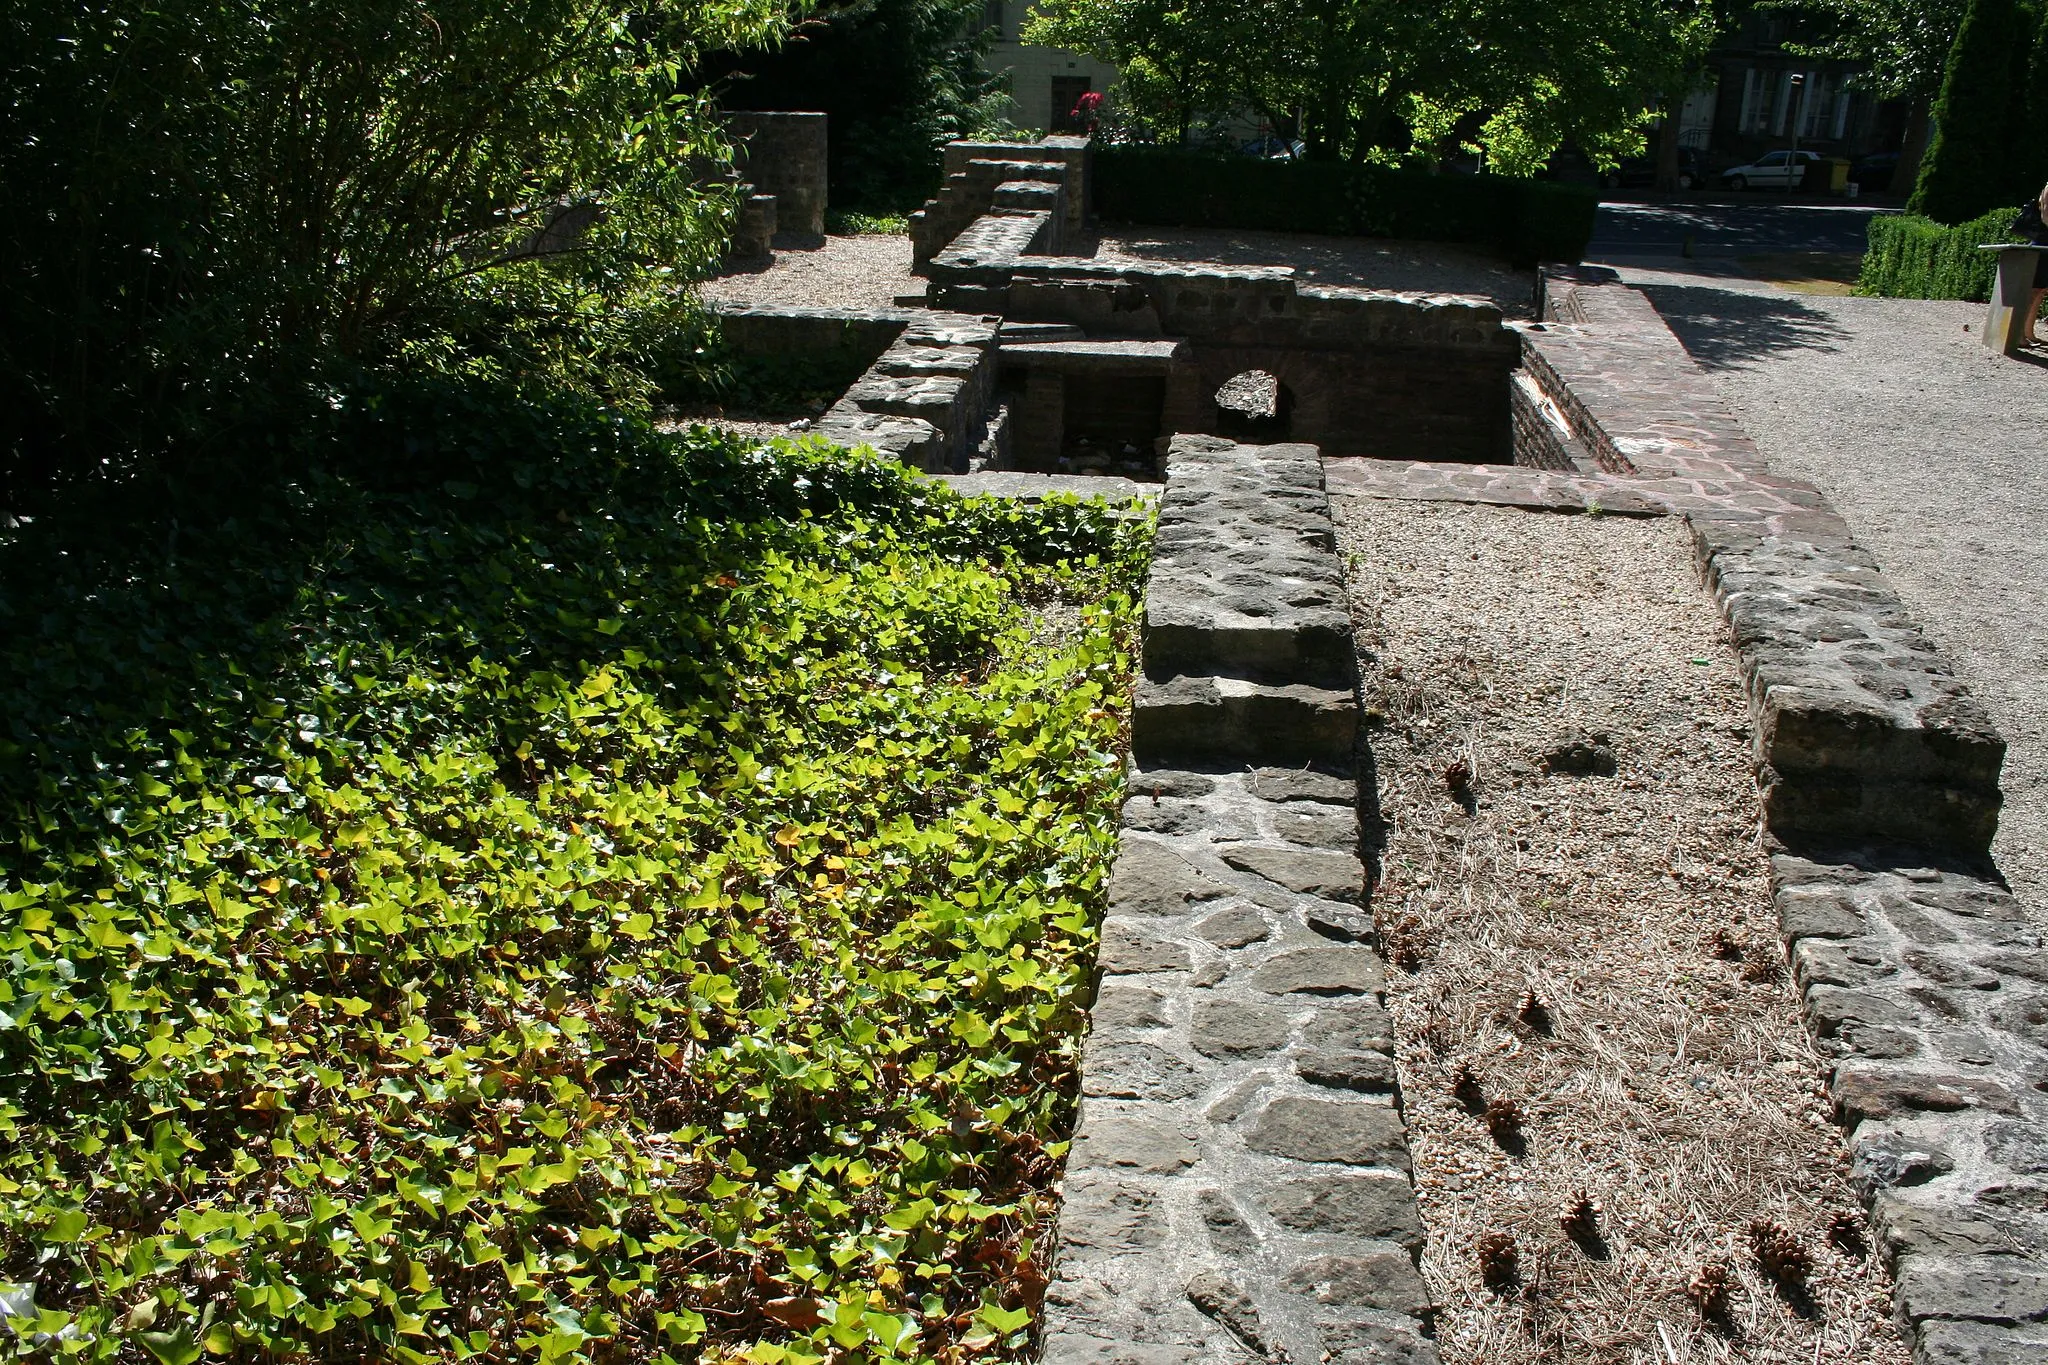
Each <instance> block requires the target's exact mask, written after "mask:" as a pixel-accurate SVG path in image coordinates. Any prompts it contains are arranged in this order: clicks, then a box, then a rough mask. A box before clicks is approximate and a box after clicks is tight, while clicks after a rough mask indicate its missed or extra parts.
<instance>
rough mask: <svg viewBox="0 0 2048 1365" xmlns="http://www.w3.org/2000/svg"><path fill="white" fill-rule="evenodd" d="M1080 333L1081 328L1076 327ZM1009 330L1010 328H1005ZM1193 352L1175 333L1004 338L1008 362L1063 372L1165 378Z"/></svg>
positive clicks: (1004, 355)
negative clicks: (1090, 338) (1144, 336)
mask: <svg viewBox="0 0 2048 1365" xmlns="http://www.w3.org/2000/svg"><path fill="white" fill-rule="evenodd" d="M1074 330H1075V332H1076V334H1077V335H1078V334H1079V330H1080V329H1079V328H1076V329H1074ZM1006 331H1007V329H1006ZM1189 356H1190V352H1189V350H1188V344H1187V343H1186V342H1185V341H1182V340H1179V339H1178V338H1175V337H1163V338H1157V339H1153V340H1138V339H1121V338H1108V339H1098V340H1094V341H1087V340H1058V341H1056V340H1042V339H1039V338H1032V339H1030V340H1019V341H1016V342H1012V341H1010V340H1009V339H1008V338H1007V336H1006V337H1005V339H1004V341H1003V348H1002V358H1003V363H1004V364H1005V365H1006V366H1014V365H1022V366H1026V367H1028V368H1031V369H1045V370H1052V371H1055V372H1057V373H1060V374H1089V375H1119V376H1143V377H1149V378H1163V377H1164V376H1165V375H1166V374H1167V373H1168V372H1169V371H1171V370H1172V369H1173V367H1174V365H1175V364H1177V363H1181V362H1184V361H1186V360H1187V359H1188V358H1189Z"/></svg>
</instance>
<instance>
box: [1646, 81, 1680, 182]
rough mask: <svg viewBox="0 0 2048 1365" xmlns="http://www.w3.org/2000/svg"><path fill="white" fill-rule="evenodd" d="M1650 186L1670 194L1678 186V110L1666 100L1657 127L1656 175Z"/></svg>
mask: <svg viewBox="0 0 2048 1365" xmlns="http://www.w3.org/2000/svg"><path fill="white" fill-rule="evenodd" d="M1651 188H1653V189H1655V190H1656V191H1657V192H1658V193H1660V194H1670V193H1671V192H1673V191H1674V190H1676V189H1677V188H1678V110H1677V109H1676V108H1673V107H1670V102H1669V101H1667V102H1666V108H1665V110H1664V122H1663V123H1661V124H1660V125H1658V128H1657V175H1656V178H1655V179H1654V180H1652V181H1651Z"/></svg>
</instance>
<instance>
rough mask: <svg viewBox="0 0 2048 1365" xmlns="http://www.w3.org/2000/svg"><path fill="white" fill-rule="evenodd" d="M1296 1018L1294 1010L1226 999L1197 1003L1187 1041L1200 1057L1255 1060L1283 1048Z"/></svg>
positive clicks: (1297, 1012) (1296, 1013)
mask: <svg viewBox="0 0 2048 1365" xmlns="http://www.w3.org/2000/svg"><path fill="white" fill-rule="evenodd" d="M1300 1017H1301V1015H1300V1012H1299V1011H1297V1010H1289V1009H1283V1008H1280V1007H1278V1006H1274V1005H1259V1004H1253V1003H1251V1002H1250V1001H1245V1000H1233V999H1230V998H1228V997H1223V998H1218V999H1208V1000H1197V1001H1195V1005H1194V1011H1193V1014H1192V1017H1191V1019H1190V1021H1189V1025H1188V1041H1189V1043H1190V1044H1192V1045H1193V1047H1194V1049H1195V1051H1197V1052H1199V1053H1201V1054H1202V1055H1203V1056H1204V1057H1256V1056H1260V1055H1263V1054H1265V1053H1271V1052H1278V1051H1279V1050H1280V1049H1281V1048H1284V1047H1286V1046H1287V1042H1288V1039H1290V1038H1291V1037H1293V1035H1294V1026H1295V1023H1296V1021H1297V1020H1299V1019H1300Z"/></svg>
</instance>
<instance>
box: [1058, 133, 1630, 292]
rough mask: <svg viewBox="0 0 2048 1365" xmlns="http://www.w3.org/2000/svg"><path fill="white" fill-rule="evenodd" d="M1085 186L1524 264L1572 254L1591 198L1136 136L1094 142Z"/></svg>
mask: <svg viewBox="0 0 2048 1365" xmlns="http://www.w3.org/2000/svg"><path fill="white" fill-rule="evenodd" d="M1095 197H1096V208H1097V210H1098V211H1099V212H1100V213H1101V214H1102V216H1103V217H1104V218H1109V219H1120V220H1124V221H1128V222H1134V223H1154V224H1159V225H1162V226H1171V227H1234V228H1263V229H1269V230H1273V231H1283V232H1322V233H1329V234H1332V235H1337V236H1365V237H1403V238H1410V239H1415V240H1423V241H1437V242H1467V243H1471V244H1474V245H1477V246H1482V247H1486V248H1488V249H1490V250H1493V251H1497V252H1499V253H1500V254H1502V255H1504V256H1506V257H1508V258H1509V259H1511V260H1514V261H1516V262H1518V263H1525V264H1534V263H1535V262H1537V261H1576V260H1578V259H1579V257H1580V256H1581V255H1583V254H1584V252H1585V249H1586V243H1587V241H1588V240H1590V239H1591V237H1592V235H1593V217H1594V211H1595V209H1596V208H1597V206H1598V199H1597V197H1596V196H1595V195H1594V194H1593V193H1592V192H1591V191H1589V190H1583V189H1580V188H1577V187H1575V186H1567V185H1558V184H1553V183H1551V182H1548V181H1541V180H1515V179H1510V178H1508V177H1505V176H1490V175H1482V176H1453V175H1431V174H1429V173H1427V172H1422V171H1413V170H1399V169H1394V168H1391V167H1385V166H1353V165H1345V164H1338V163H1330V162H1314V161H1298V162H1289V161H1257V160H1253V159H1251V158H1249V157H1218V156H1204V155H1201V154H1198V153H1191V152H1181V151H1167V150H1160V149H1154V148H1141V147H1113V148H1104V149H1101V150H1099V151H1097V153H1096V155H1095Z"/></svg>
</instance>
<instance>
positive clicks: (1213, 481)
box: [1045, 436, 1436, 1365]
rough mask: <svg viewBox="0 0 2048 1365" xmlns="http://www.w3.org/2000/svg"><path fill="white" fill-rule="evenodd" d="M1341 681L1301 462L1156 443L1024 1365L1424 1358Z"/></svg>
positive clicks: (1323, 534)
mask: <svg viewBox="0 0 2048 1365" xmlns="http://www.w3.org/2000/svg"><path fill="white" fill-rule="evenodd" d="M1340 645H1341V647H1342V648H1341V653H1340V651H1339V648H1338V646H1340ZM1354 670H1355V662H1354V660H1353V656H1352V654H1351V651H1350V632H1349V621H1348V617H1347V616H1346V613H1345V609H1344V603H1343V584H1342V578H1341V569H1340V565H1339V563H1338V559H1337V555H1336V550H1335V535H1334V529H1333V527H1332V525H1331V522H1330V516H1329V503H1328V498H1327V495H1326V494H1325V493H1324V491H1323V487H1322V476H1321V462H1320V460H1319V459H1318V457H1317V454H1316V452H1315V450H1314V449H1313V448H1312V447H1307V446H1299V445H1293V446H1269V447H1256V446H1242V445H1236V444H1234V443H1232V442H1229V441H1225V440H1221V439H1218V438H1213V437H1200V436H1194V437H1186V436H1184V437H1180V438H1177V439H1176V440H1175V441H1174V442H1173V444H1172V447H1171V450H1170V453H1169V458H1168V468H1167V478H1166V488H1165V492H1164V495H1163V498H1162V503H1161V509H1160V525H1159V534H1158V539H1157V541H1156V546H1155V553H1154V558H1153V567H1152V575H1151V581H1150V584H1149V586H1148V589H1147V592H1146V635H1145V672H1146V678H1145V680H1144V681H1143V682H1142V683H1141V684H1140V688H1139V692H1138V696H1137V704H1136V705H1137V709H1136V713H1135V716H1134V721H1133V729H1134V745H1135V750H1136V761H1137V767H1136V770H1134V771H1133V772H1132V773H1131V775H1130V779H1129V783H1128V790H1129V793H1130V796H1129V799H1128V800H1127V801H1126V803H1125V806H1124V814H1123V826H1124V835H1123V840H1122V843H1121V845H1120V848H1119V852H1118V857H1117V862H1116V867H1115V870H1114V872H1113V874H1112V877H1111V880H1110V908H1109V914H1108V917H1107V918H1106V920H1105V922H1104V924H1103V930H1102V951H1101V957H1100V964H1101V969H1102V980H1101V987H1100V990H1099V992H1098V995H1097V999H1096V1004H1095V1011H1094V1017H1093V1027H1092V1030H1091V1032H1090V1034H1089V1037H1088V1041H1087V1045H1086V1049H1085V1052H1084V1056H1083V1061H1082V1095H1083V1098H1082V1107H1081V1119H1080V1124H1079V1127H1078V1130H1077V1132H1076V1136H1075V1141H1074V1147H1073V1150H1072V1152H1071V1154H1070V1156H1069V1157H1068V1162H1067V1178H1066V1187H1065V1197H1064V1203H1063V1207H1062V1212H1061V1216H1060V1244H1059V1252H1058V1257H1057V1260H1056V1262H1055V1266H1054V1279H1053V1283H1052V1285H1051V1287H1050V1289H1049V1290H1048V1292H1047V1295H1046V1303H1047V1308H1048V1312H1047V1317H1046V1329H1045V1332H1046V1336H1045V1359H1046V1361H1047V1362H1048V1365H1080V1363H1082V1362H1086V1363H1087V1365H1098V1363H1099V1365H1108V1363H1109V1362H1143V1363H1144V1365H1177V1363H1178V1362H1189V1363H1190V1365H1192V1362H1195V1361H1213V1360H1218V1359H1224V1360H1230V1359H1242V1358H1244V1357H1245V1356H1246V1355H1247V1354H1249V1355H1251V1356H1252V1357H1254V1358H1263V1359H1267V1360H1294V1361H1318V1360H1323V1361H1327V1360H1333V1359H1335V1360H1344V1361H1356V1362H1359V1363H1360V1365H1363V1362H1365V1361H1390V1362H1394V1361H1398V1362H1408V1363H1409V1365H1427V1363H1428V1362H1433V1361H1435V1359H1436V1351H1435V1347H1434V1345H1433V1344H1432V1343H1431V1341H1430V1340H1429V1338H1428V1331H1429V1320H1430V1314H1431V1311H1432V1304H1431V1301H1430V1297H1429V1292H1428V1289H1427V1287H1426V1286H1425V1284H1424V1283H1423V1280H1422V1277H1421V1275H1420V1273H1419V1272H1418V1270H1417V1268H1416V1258H1417V1256H1418V1255H1419V1253H1420V1250H1421V1246H1422V1225H1421V1219H1420V1216H1419V1212H1418V1208H1417V1204H1416V1200H1415V1192H1414V1188H1413V1186H1412V1184H1411V1182H1410V1177H1409V1169H1410V1163H1409V1156H1408V1146H1407V1138H1406V1130H1405V1126H1404V1124H1403V1121H1402V1118H1401V1111H1400V1106H1399V1103H1398V1100H1397V1097H1396V1094H1395V1092H1396V1089H1397V1086H1396V1081H1395V1070H1394V1060H1393V1056H1392V1041H1391V1038H1392V1028H1391V1025H1390V1023H1389V1021H1388V1019H1387V1015H1386V1012H1385V1009H1384V1005H1383V996H1384V991H1383V984H1384V972H1383V969H1382V967H1381V964H1380V960H1379V957H1378V955H1377V954H1376V953H1375V952H1374V951H1373V949H1372V947H1371V946H1370V939H1371V929H1370V924H1371V921H1370V918H1369V916H1368V915H1367V914H1366V913H1365V912H1364V911H1362V910H1361V909H1359V904H1360V902H1361V901H1362V900H1363V897H1364V890H1365V874H1364V867H1363V865H1362V864H1361V863H1360V861H1359V857H1358V841H1359V831H1358V815H1357V787H1356V783H1355V781H1354V780H1353V779H1352V778H1351V777H1349V776H1343V775H1340V774H1343V773H1348V772H1349V765H1350V763H1351V761H1352V756H1353V746H1354V743H1355V739H1356V727H1357V715H1358V711H1357V701H1356V696H1355V677H1354ZM1203 697H1206V700H1202V699H1201V698H1203ZM1298 722H1305V726H1304V725H1303V724H1298ZM1262 761H1264V762H1279V761H1285V762H1287V763H1288V764H1290V765H1295V764H1301V763H1311V764H1313V766H1308V767H1302V766H1287V767H1278V766H1272V767H1261V766H1249V767H1248V766H1247V765H1257V764H1259V763H1261V762H1262Z"/></svg>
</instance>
